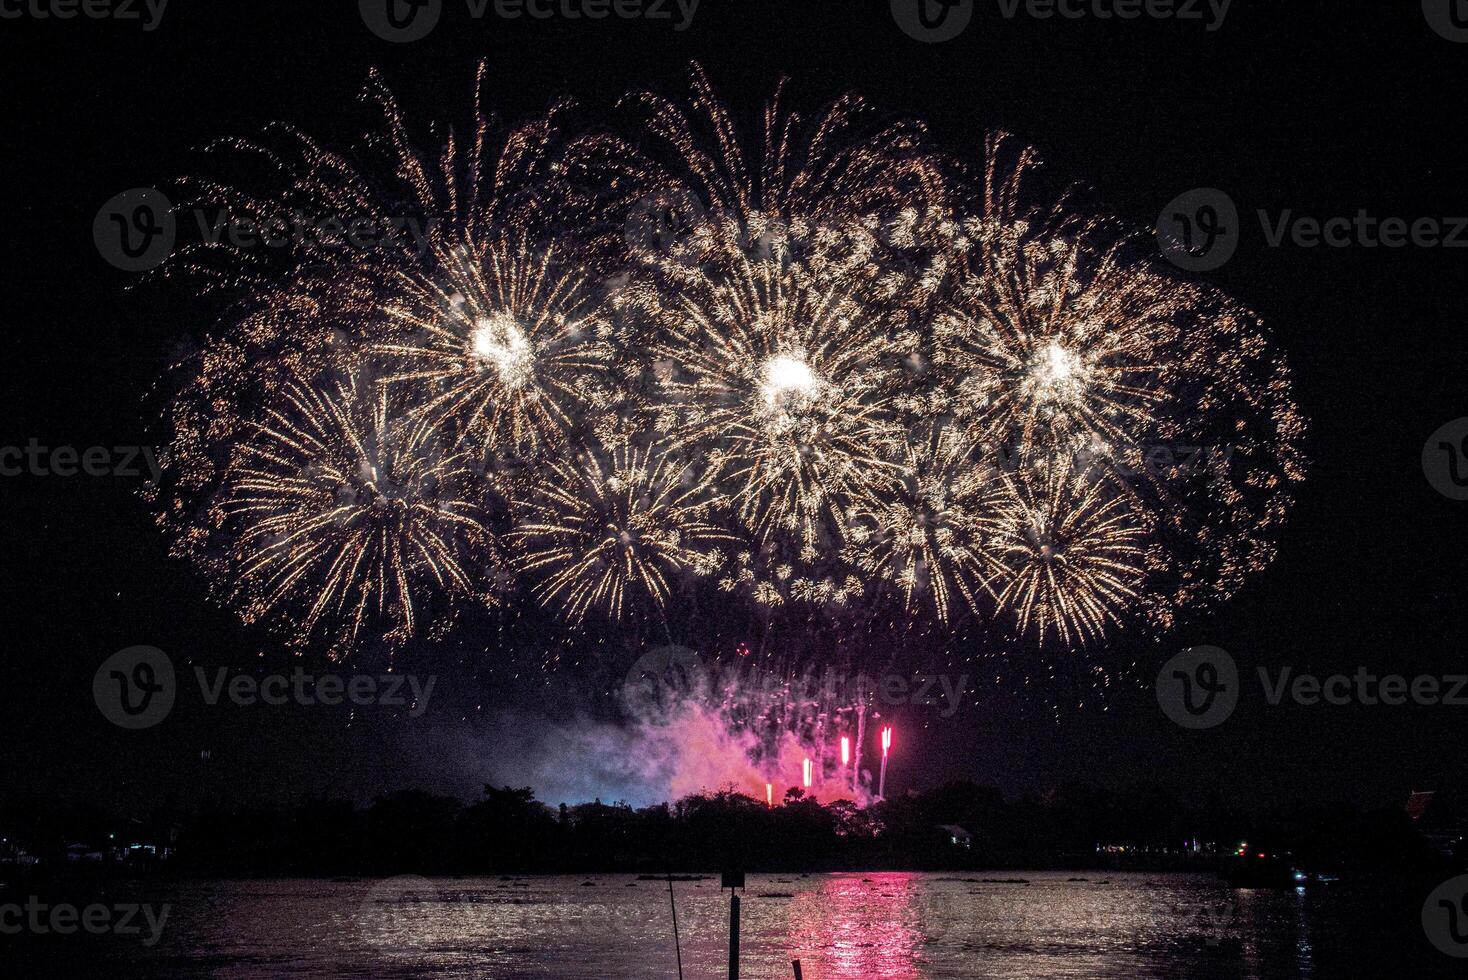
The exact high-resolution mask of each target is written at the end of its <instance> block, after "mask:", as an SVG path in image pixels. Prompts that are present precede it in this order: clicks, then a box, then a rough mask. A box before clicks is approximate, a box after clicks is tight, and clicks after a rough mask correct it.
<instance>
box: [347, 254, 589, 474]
mask: <svg viewBox="0 0 1468 980" xmlns="http://www.w3.org/2000/svg"><path fill="white" fill-rule="evenodd" d="M436 259H437V261H436V263H435V265H436V270H435V272H434V273H433V274H424V273H421V272H416V271H415V272H413V273H405V274H403V275H402V276H400V278H399V282H398V283H397V284H396V285H397V288H396V289H395V290H394V292H393V298H392V300H391V301H390V302H389V303H388V304H387V305H386V306H385V308H384V311H383V313H382V317H381V320H382V331H383V333H384V335H385V336H386V337H387V338H390V339H384V340H383V341H381V342H379V343H377V344H375V345H374V346H373V348H372V350H373V352H374V353H375V354H378V355H381V356H382V357H383V358H384V360H385V362H386V364H387V369H388V372H389V375H388V377H387V379H386V380H387V382H388V383H389V384H394V385H406V386H408V387H409V388H413V389H419V390H423V391H426V392H427V393H428V398H427V400H426V401H425V402H424V403H423V405H422V406H421V408H420V411H423V412H424V413H426V414H428V415H429V416H431V417H433V418H435V419H442V420H444V421H446V422H450V423H452V424H453V426H454V427H455V428H457V429H459V430H460V431H463V432H465V433H467V434H469V435H470V436H472V437H473V438H475V439H476V441H478V442H479V443H480V444H481V445H482V446H483V448H484V450H485V452H487V453H491V454H493V453H505V454H509V455H518V456H533V455H535V454H537V453H539V452H543V451H545V450H547V449H550V448H552V447H554V446H555V445H556V444H557V443H559V442H561V441H562V440H563V439H564V438H565V437H566V435H567V434H568V433H569V432H570V431H571V430H572V429H574V428H576V427H578V426H579V425H581V424H582V422H583V421H584V420H585V419H586V418H587V417H588V414H589V412H590V410H591V409H593V408H597V409H604V408H605V407H606V405H607V404H608V403H609V402H610V401H611V395H610V394H609V393H608V389H609V382H610V379H609V377H608V372H609V370H610V364H611V348H610V345H609V344H608V343H607V342H606V340H605V339H604V335H605V333H606V331H607V329H608V328H607V326H606V324H605V322H604V321H603V320H602V319H601V316H600V314H599V312H598V310H597V306H596V303H595V302H594V297H593V295H592V292H591V290H590V289H589V288H588V287H587V285H586V283H585V281H584V280H583V279H582V277H581V276H579V275H577V274H575V273H572V272H568V271H566V270H564V269H563V268H561V267H560V266H559V265H558V264H557V262H556V257H555V254H554V252H553V250H549V249H548V250H547V251H546V252H545V253H544V254H542V255H536V254H535V253H534V252H533V251H531V250H529V249H527V248H526V247H525V246H524V245H514V244H511V243H509V242H505V241H495V242H492V243H488V244H480V243H476V242H465V243H462V244H460V245H458V246H455V247H454V248H452V249H451V250H447V251H445V252H442V253H440V254H438V255H436Z"/></svg>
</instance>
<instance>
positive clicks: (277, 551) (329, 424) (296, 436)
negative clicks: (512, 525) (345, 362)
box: [214, 381, 497, 653]
mask: <svg viewBox="0 0 1468 980" xmlns="http://www.w3.org/2000/svg"><path fill="white" fill-rule="evenodd" d="M364 389H365V390H364ZM396 408H397V407H396V406H392V405H390V403H389V400H388V397H387V395H386V394H385V393H384V392H383V391H381V390H380V389H378V388H377V387H375V386H370V385H354V384H351V383H348V382H343V381H328V382H325V383H323V384H305V383H297V384H292V385H290V386H288V387H287V388H286V389H285V390H284V391H283V392H282V394H281V398H280V400H279V402H277V403H276V404H274V405H271V406H269V407H266V408H264V409H263V410H262V418H261V420H260V421H258V422H256V423H254V424H253V429H254V432H253V435H251V436H250V437H249V438H247V439H245V440H244V441H243V442H241V443H240V444H239V445H238V447H237V448H236V450H235V452H234V456H233V459H232V461H231V463H230V465H229V468H228V470H227V473H226V476H225V480H224V485H223V487H222V489H221V492H220V496H219V499H218V501H217V502H216V504H215V506H214V511H215V513H216V514H217V515H218V521H219V523H220V524H221V525H222V526H223V527H224V528H226V529H227V530H228V532H229V533H230V536H231V539H232V540H233V542H234V544H233V548H232V559H233V560H232V567H231V575H230V585H229V592H230V597H231V599H232V600H233V601H235V602H236V603H238V604H239V608H240V610H241V615H242V616H243V618H244V619H245V620H246V621H247V622H256V621H261V620H265V621H270V622H272V623H273V624H275V625H277V626H283V627H284V628H285V629H286V631H287V632H288V633H290V634H291V635H292V638H293V640H294V641H295V642H297V643H305V642H306V641H308V640H310V639H311V638H313V637H314V636H316V635H317V634H318V632H321V633H325V634H326V635H327V638H328V640H329V642H330V643H331V644H332V647H333V650H335V651H336V652H338V653H345V652H348V651H350V650H351V649H352V648H353V647H354V646H355V645H356V644H357V643H358V641H359V640H360V639H361V638H362V632H363V628H364V626H365V625H366V624H368V623H369V622H372V623H379V624H381V625H382V626H383V628H384V629H385V637H386V639H387V640H388V641H389V642H390V643H393V644H397V643H401V642H402V641H405V640H407V639H408V638H410V637H412V636H413V635H415V634H416V633H417V632H418V631H419V627H420V619H421V618H422V617H421V616H420V612H421V611H422V610H424V609H425V608H441V607H442V606H443V605H444V602H443V599H444V597H448V598H449V599H451V600H464V599H470V600H477V601H485V599H486V597H485V592H484V589H485V587H484V583H485V582H486V581H487V580H488V579H489V578H490V575H489V574H488V573H489V572H490V571H491V570H492V567H493V566H494V565H495V564H497V562H496V561H495V558H496V547H495V541H494V538H493V536H492V535H491V534H490V533H489V531H488V530H487V529H486V526H485V509H484V507H483V504H482V500H483V494H484V484H483V480H482V478H481V476H480V475H479V473H478V472H477V471H476V470H475V468H474V466H473V465H472V463H473V460H472V458H471V457H470V456H469V455H468V454H467V453H464V452H461V451H455V450H453V449H452V448H451V447H448V446H445V445H444V444H443V442H442V441H441V440H440V438H439V432H438V430H437V429H436V428H434V427H433V426H432V425H431V424H429V423H428V421H427V420H426V419H424V418H422V417H421V416H419V417H414V416H412V415H410V414H405V413H402V412H400V411H397V410H396Z"/></svg>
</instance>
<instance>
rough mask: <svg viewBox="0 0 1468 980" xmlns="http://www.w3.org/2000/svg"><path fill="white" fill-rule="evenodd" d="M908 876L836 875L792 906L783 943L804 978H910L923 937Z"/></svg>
mask: <svg viewBox="0 0 1468 980" xmlns="http://www.w3.org/2000/svg"><path fill="white" fill-rule="evenodd" d="M918 886H919V876H918V875H916V874H908V873H887V874H872V875H836V876H833V877H830V878H827V879H826V881H825V883H824V884H823V886H822V887H821V888H820V889H819V890H817V891H812V892H807V893H804V894H801V895H799V896H797V897H796V898H795V900H794V901H793V902H792V903H791V909H790V932H789V938H788V940H787V945H788V946H789V948H790V950H791V957H792V958H799V959H800V960H801V961H802V965H805V964H811V965H813V966H814V969H810V970H809V972H808V973H807V976H813V977H831V978H833V980H836V978H841V980H844V978H848V977H849V978H852V980H862V978H870V980H915V978H917V977H919V976H921V974H920V973H919V972H918V966H917V962H916V961H917V958H918V956H919V953H920V950H921V948H922V943H923V933H922V930H921V925H922V923H921V921H920V917H919V915H918V911H917V909H916V907H915V905H916V903H915V902H914V893H915V891H916V890H917V888H918Z"/></svg>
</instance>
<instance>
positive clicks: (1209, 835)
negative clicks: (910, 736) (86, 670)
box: [0, 781, 1442, 877]
mask: <svg viewBox="0 0 1468 980" xmlns="http://www.w3.org/2000/svg"><path fill="white" fill-rule="evenodd" d="M966 835H971V839H970V838H969V837H967V836H966ZM0 837H3V838H6V839H7V840H8V841H9V842H10V844H9V846H10V847H11V848H15V847H16V843H17V842H20V843H22V844H23V845H24V846H25V847H26V849H28V850H29V852H30V853H31V854H34V855H40V856H41V857H43V858H44V859H47V861H49V862H50V863H52V864H55V863H58V862H59V863H64V862H66V861H67V856H66V855H67V850H68V849H71V850H72V851H75V850H76V843H77V842H78V841H81V842H87V843H91V842H99V843H100V842H103V841H107V840H109V839H111V840H112V841H114V842H115V843H119V846H122V844H123V843H127V842H134V841H136V842H140V843H145V844H152V845H154V850H155V851H156V854H157V857H152V856H151V852H145V853H148V854H149V855H150V856H149V857H148V858H147V859H146V860H143V861H140V862H137V863H140V864H144V865H150V866H151V867H152V868H153V870H156V871H160V872H167V873H177V874H187V875H199V876H224V877H262V876H345V875H390V874H514V873H549V872H586V873H592V872H638V873H651V874H662V873H668V872H681V873H692V872H710V871H717V870H721V869H722V868H725V867H737V868H743V869H745V870H748V871H832V870H879V869H905V870H944V869H954V870H958V869H981V868H993V869H1004V868H1011V869H1018V868H1032V869H1046V868H1076V869H1086V868H1121V869H1124V868H1145V869H1155V870H1163V869H1182V868H1204V869H1207V868H1212V867H1215V866H1216V865H1217V864H1218V862H1219V861H1220V860H1223V859H1225V858H1226V857H1227V856H1229V855H1231V854H1232V853H1233V852H1234V850H1235V849H1236V847H1237V846H1238V844H1239V843H1241V842H1243V841H1248V842H1249V843H1250V849H1251V850H1255V849H1259V848H1267V849H1269V850H1271V851H1274V852H1277V853H1281V854H1286V853H1287V854H1289V855H1290V857H1291V859H1292V860H1293V861H1294V862H1295V863H1297V864H1299V865H1301V866H1306V867H1310V868H1311V869H1312V870H1317V871H1322V872H1334V873H1355V874H1360V873H1378V872H1382V871H1388V870H1390V871H1393V872H1399V871H1408V870H1412V869H1423V868H1428V867H1432V866H1434V865H1436V864H1440V863H1441V862H1442V859H1441V857H1440V856H1438V855H1437V854H1435V852H1434V851H1433V850H1432V849H1431V848H1430V847H1428V846H1427V844H1426V843H1425V842H1424V841H1423V839H1422V838H1421V837H1420V836H1419V835H1418V834H1417V833H1416V832H1415V831H1414V830H1413V828H1412V824H1411V821H1410V819H1409V818H1408V817H1407V815H1406V813H1405V812H1404V811H1403V810H1402V809H1401V808H1400V807H1393V808H1384V809H1381V810H1378V811H1370V812H1363V811H1359V810H1356V809H1353V808H1350V807H1345V806H1331V805H1304V806H1296V807H1287V808H1280V809H1277V810H1273V811H1270V812H1267V813H1263V814H1258V815H1251V814H1246V813H1243V812H1241V811H1239V810H1236V809H1234V808H1232V807H1230V806H1229V805H1227V803H1226V802H1225V801H1223V800H1222V799H1221V798H1220V797H1217V796H1212V797H1208V798H1204V799H1200V800H1186V799H1180V798H1178V797H1177V796H1175V795H1173V794H1172V793H1170V792H1168V791H1167V790H1165V789H1162V788H1159V787H1156V786H1146V785H1143V786H1135V787H1129V788H1125V789H1115V790H1112V789H1097V788H1094V787H1090V786H1085V785H1080V784H1069V785H1065V786H1062V787H1060V788H1059V789H1057V790H1055V791H1053V792H1050V793H1047V794H1044V795H1027V796H1022V797H1019V798H1017V799H1014V800H1006V799H1005V798H1004V797H1003V795H1002V794H1001V793H1000V792H999V791H998V790H996V789H993V788H989V787H984V786H979V785H976V784H974V783H971V782H966V781H961V782H953V783H948V784H946V785H944V786H941V787H939V788H937V789H935V790H932V791H931V792H927V793H913V794H908V795H906V796H903V797H900V798H896V799H891V800H887V801H884V802H879V803H876V804H875V805H873V806H870V807H867V808H861V807H858V806H856V805H855V804H853V803H851V802H849V801H837V802H834V803H829V804H821V803H818V802H816V801H815V800H812V799H808V798H805V797H804V796H803V795H802V794H801V793H800V791H799V790H792V791H791V792H790V793H789V794H787V796H786V797H785V798H784V799H783V800H779V801H777V803H776V805H775V806H774V807H769V806H767V805H766V804H765V802H764V801H763V800H756V799H752V798H750V797H748V796H744V795H742V794H739V793H734V792H719V793H705V794H698V795H694V796H688V797H684V798H683V799H680V800H678V801H676V802H674V803H665V804H659V805H656V806H650V807H644V808H640V809H635V808H633V807H631V806H628V805H627V804H625V803H602V802H600V801H598V802H593V803H585V804H581V805H578V806H569V807H568V806H561V807H558V808H556V807H551V806H547V805H546V804H544V803H542V802H540V801H539V800H537V799H536V798H535V794H534V792H533V791H532V790H531V789H529V788H513V787H494V786H487V787H486V788H485V791H484V795H483V797H482V798H481V799H478V800H476V801H474V802H472V803H467V804H466V803H464V802H463V801H461V800H458V799H455V798H452V797H446V796H438V795H434V794H430V793H426V792H422V791H417V790H406V791H401V792H395V793H391V794H388V795H386V796H383V797H380V798H378V799H377V800H375V801H373V802H372V803H371V804H370V805H367V806H358V805H356V804H353V803H351V802H347V801H340V800H320V799H307V800H303V801H301V802H300V803H298V804H295V805H290V806H239V807H232V808H224V807H218V806H216V807H206V808H205V809H203V810H202V811H200V812H197V813H194V814H192V815H190V816H188V817H186V818H180V817H176V816H170V815H169V814H166V813H160V814H157V815H155V816H154V817H153V818H151V819H149V820H144V821H130V822H123V823H119V822H118V821H116V820H114V819H113V818H110V817H108V816H106V815H104V814H100V813H97V812H95V811H88V810H85V809H77V808H74V807H57V806H48V805H46V804H41V803H30V804H23V805H16V804H10V805H4V806H0ZM955 837H957V838H958V840H957V841H955ZM164 855H167V857H166V859H165V858H164V857H163V856H164ZM73 860H75V859H74V858H73ZM108 860H111V858H110V856H109V858H108Z"/></svg>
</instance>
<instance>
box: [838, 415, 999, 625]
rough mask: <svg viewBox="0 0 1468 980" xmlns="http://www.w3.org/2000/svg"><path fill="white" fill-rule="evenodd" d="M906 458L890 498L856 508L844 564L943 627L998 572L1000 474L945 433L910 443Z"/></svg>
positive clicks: (975, 602)
mask: <svg viewBox="0 0 1468 980" xmlns="http://www.w3.org/2000/svg"><path fill="white" fill-rule="evenodd" d="M904 457H905V458H904V465H903V466H902V468H901V479H900V480H899V481H898V483H897V485H896V486H895V487H894V488H893V490H892V491H891V492H888V493H883V494H880V495H876V496H871V495H868V496H864V497H862V498H861V499H860V500H859V501H858V502H857V505H856V507H855V509H854V513H853V521H852V523H853V526H854V529H855V530H854V531H853V534H852V535H851V537H852V541H853V543H852V545H851V546H849V547H848V549H847V551H848V560H849V561H850V562H851V564H852V565H854V566H855V567H857V568H859V569H861V570H862V572H864V573H865V574H866V575H868V576H870V577H872V578H873V579H876V580H878V581H882V582H885V583H887V584H889V585H890V586H892V587H893V588H895V589H896V590H897V592H898V593H899V594H900V595H901V596H902V600H903V604H904V605H905V606H906V608H907V609H908V611H909V612H912V613H919V612H923V611H929V612H931V613H932V614H933V615H934V616H935V617H936V618H937V619H938V621H939V622H943V623H946V622H948V621H949V620H950V619H951V618H953V616H954V615H955V614H956V613H957V612H958V609H957V607H956V606H957V602H958V601H959V600H962V603H963V606H964V608H966V609H968V610H971V611H979V610H981V609H982V608H983V605H982V599H983V598H984V596H985V595H986V594H987V595H988V596H989V597H990V598H993V592H992V590H991V583H992V582H993V581H994V579H995V578H997V577H998V576H999V573H1000V571H1001V568H1002V567H1003V566H1002V564H1001V557H1000V553H999V550H998V543H999V541H1000V534H999V531H1000V529H1001V528H1002V526H1003V524H1002V521H1001V520H1000V519H999V518H998V516H997V511H996V508H995V492H994V491H995V487H996V486H998V481H997V476H996V475H995V473H994V471H993V468H992V467H984V466H980V465H978V463H977V462H976V459H975V454H974V451H973V446H972V444H971V443H969V442H968V441H967V439H965V438H962V437H960V436H959V435H958V434H957V432H956V431H955V430H954V429H952V428H950V427H943V426H940V427H937V428H936V429H935V431H934V432H933V433H932V434H931V435H930V436H928V437H927V438H926V439H918V440H916V441H914V442H909V444H908V445H907V446H906V447H905V449H904Z"/></svg>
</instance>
